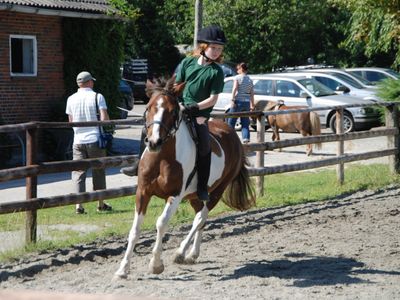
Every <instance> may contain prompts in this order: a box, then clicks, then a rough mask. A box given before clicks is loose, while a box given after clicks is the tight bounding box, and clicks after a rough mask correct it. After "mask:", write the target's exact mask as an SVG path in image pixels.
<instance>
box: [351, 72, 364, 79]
mask: <svg viewBox="0 0 400 300" xmlns="http://www.w3.org/2000/svg"><path fill="white" fill-rule="evenodd" d="M349 72H350V73H351V74H356V75H359V76H361V77H362V72H361V71H353V70H351V71H349ZM363 78H364V77H363Z"/></svg>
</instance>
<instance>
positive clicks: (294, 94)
mask: <svg viewBox="0 0 400 300" xmlns="http://www.w3.org/2000/svg"><path fill="white" fill-rule="evenodd" d="M249 76H250V78H251V79H252V80H253V83H254V94H255V95H254V98H255V102H256V106H257V107H258V108H259V107H265V106H266V104H267V102H268V101H278V100H283V101H284V102H285V104H286V105H303V106H310V107H324V106H340V105H346V104H366V103H367V104H371V105H373V104H374V103H376V102H375V101H372V100H362V99H360V98H356V97H352V96H349V95H338V94H336V93H335V92H334V91H333V90H331V89H330V88H328V87H327V86H325V85H323V84H321V83H320V82H318V81H317V80H315V79H313V78H308V77H307V76H305V75H302V74H297V75H294V74H292V73H279V74H263V75H249ZM232 86H233V78H229V77H228V78H225V86H224V90H223V92H222V93H221V94H219V97H218V101H217V103H216V105H215V106H214V110H213V112H227V111H228V110H229V108H230V101H231V96H232ZM316 112H317V113H318V115H319V117H320V120H321V124H322V125H323V126H325V127H329V128H331V130H332V131H333V132H335V131H336V128H335V125H336V114H335V110H332V109H327V110H321V111H316ZM375 126H380V119H379V112H378V110H377V109H376V108H374V107H351V108H346V109H345V111H344V130H345V132H349V131H354V130H361V129H370V128H372V127H375Z"/></svg>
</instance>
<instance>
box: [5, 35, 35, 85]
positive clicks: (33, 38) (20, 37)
mask: <svg viewBox="0 0 400 300" xmlns="http://www.w3.org/2000/svg"><path fill="white" fill-rule="evenodd" d="M12 39H23V40H32V42H33V43H32V47H33V49H32V52H33V53H32V59H33V61H32V64H33V66H32V69H33V72H30V73H24V72H21V73H14V72H12V49H11V47H12V46H11V40H12ZM9 48H10V75H11V76H15V77H18V76H20V77H21V76H23V77H34V76H37V41H36V36H34V35H18V34H11V35H10V39H9Z"/></svg>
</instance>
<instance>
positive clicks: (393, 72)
mask: <svg viewBox="0 0 400 300" xmlns="http://www.w3.org/2000/svg"><path fill="white" fill-rule="evenodd" d="M386 72H388V73H389V74H391V75H393V76H395V77H396V78H399V79H400V74H399V73H397V72H396V71H393V70H392V69H387V70H386Z"/></svg>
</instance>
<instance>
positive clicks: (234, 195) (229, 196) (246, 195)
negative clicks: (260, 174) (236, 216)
mask: <svg viewBox="0 0 400 300" xmlns="http://www.w3.org/2000/svg"><path fill="white" fill-rule="evenodd" d="M248 165H249V163H248V161H247V158H246V156H245V155H244V153H243V154H242V166H241V168H240V171H239V174H238V175H237V176H236V177H235V178H234V179H233V180H232V182H231V183H230V184H229V185H228V187H227V188H226V190H225V192H224V195H223V196H222V201H223V202H224V203H225V204H226V205H228V206H229V207H230V208H233V209H237V210H240V211H244V210H247V209H249V208H251V207H253V206H256V194H255V192H254V186H253V182H252V181H251V179H250V177H249V172H248V170H247V166H248Z"/></svg>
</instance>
